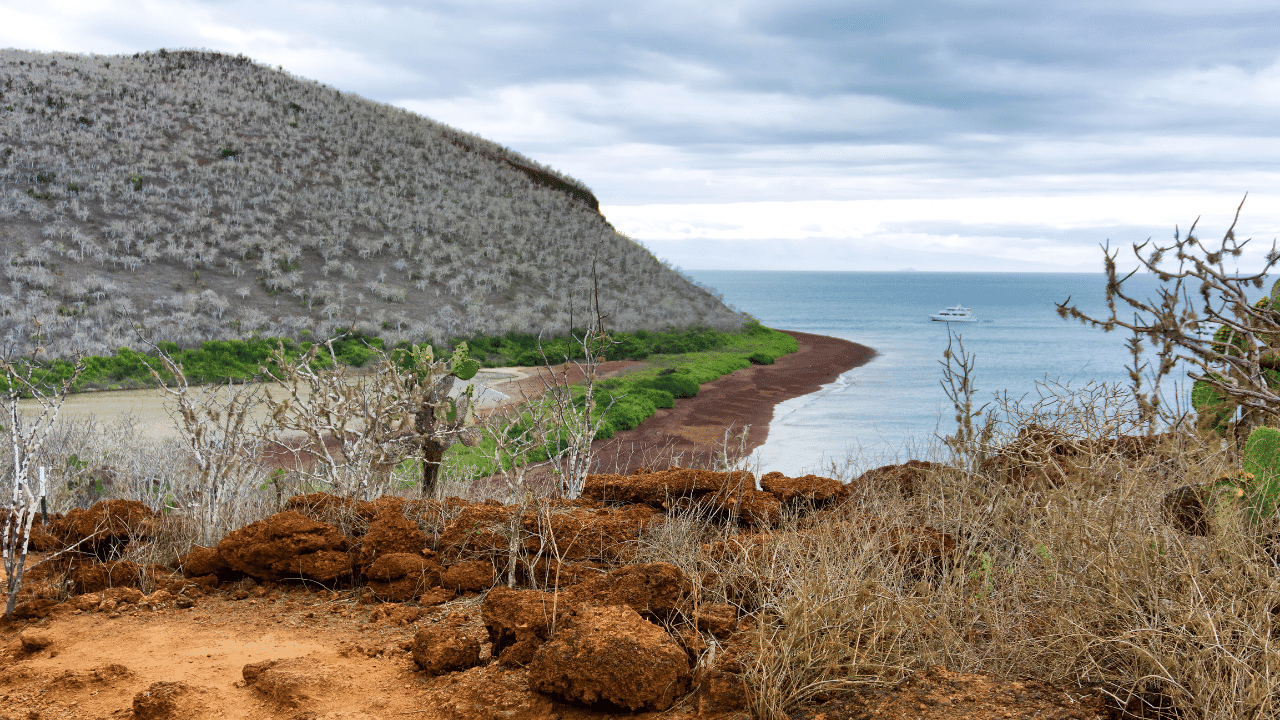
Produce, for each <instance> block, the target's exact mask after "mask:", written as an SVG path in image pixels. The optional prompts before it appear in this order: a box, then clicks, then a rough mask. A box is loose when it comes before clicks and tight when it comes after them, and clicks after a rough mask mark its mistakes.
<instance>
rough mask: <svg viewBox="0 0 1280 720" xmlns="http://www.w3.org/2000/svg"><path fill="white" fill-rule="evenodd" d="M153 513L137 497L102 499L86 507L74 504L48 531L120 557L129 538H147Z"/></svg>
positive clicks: (103, 554)
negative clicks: (84, 508)
mask: <svg viewBox="0 0 1280 720" xmlns="http://www.w3.org/2000/svg"><path fill="white" fill-rule="evenodd" d="M154 524H155V513H154V512H152V511H151V508H149V507H147V506H146V505H144V504H143V503H140V502H138V501H137V500H103V501H101V502H97V503H94V505H93V506H92V507H90V508H89V509H88V510H81V509H80V508H75V509H73V510H71V511H70V512H68V513H67V514H66V516H65V517H63V518H62V519H61V520H59V521H58V522H56V523H50V526H51V527H50V531H51V532H52V533H53V534H55V535H61V536H62V538H63V541H64V542H65V544H66V545H77V544H78V546H77V549H78V550H80V551H81V552H86V553H91V554H93V555H96V556H97V557H98V558H100V559H103V560H106V559H110V558H112V557H119V554H120V552H121V550H123V549H124V546H125V545H127V544H129V542H130V541H132V540H146V539H149V538H150V537H151V535H152V533H153V532H154V529H155V528H154Z"/></svg>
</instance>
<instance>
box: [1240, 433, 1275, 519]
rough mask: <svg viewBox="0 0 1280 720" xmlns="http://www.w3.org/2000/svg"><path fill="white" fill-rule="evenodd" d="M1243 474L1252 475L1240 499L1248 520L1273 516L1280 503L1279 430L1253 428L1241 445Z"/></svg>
mask: <svg viewBox="0 0 1280 720" xmlns="http://www.w3.org/2000/svg"><path fill="white" fill-rule="evenodd" d="M1244 471H1245V472H1246V473H1248V474H1250V475H1252V476H1253V477H1252V479H1251V480H1250V481H1249V482H1248V483H1247V487H1244V488H1241V489H1242V490H1244V494H1243V498H1242V499H1244V500H1245V502H1246V508H1247V511H1248V514H1249V517H1250V520H1252V521H1255V522H1256V521H1259V520H1263V519H1266V518H1271V517H1274V516H1275V514H1276V507H1277V502H1278V501H1280V430H1277V429H1276V428H1268V427H1262V428H1255V429H1254V431H1253V432H1251V433H1249V440H1248V442H1246V443H1245V446H1244Z"/></svg>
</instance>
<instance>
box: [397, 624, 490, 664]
mask: <svg viewBox="0 0 1280 720" xmlns="http://www.w3.org/2000/svg"><path fill="white" fill-rule="evenodd" d="M412 652H413V661H414V662H416V663H417V664H418V667H420V668H422V670H423V671H425V672H426V673H427V674H428V675H443V674H445V673H447V672H456V671H458V670H466V669H467V668H473V667H475V666H477V665H479V664H480V638H479V637H477V636H476V635H475V634H474V633H473V632H472V631H470V630H468V629H466V628H462V627H454V626H449V625H432V626H431V627H427V628H423V629H421V630H419V631H418V632H417V634H415V635H414V636H413V649H412Z"/></svg>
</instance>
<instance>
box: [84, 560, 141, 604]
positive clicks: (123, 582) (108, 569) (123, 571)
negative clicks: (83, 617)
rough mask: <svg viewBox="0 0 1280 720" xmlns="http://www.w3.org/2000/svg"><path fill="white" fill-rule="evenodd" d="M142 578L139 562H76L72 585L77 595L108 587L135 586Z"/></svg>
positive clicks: (99, 590) (95, 591)
mask: <svg viewBox="0 0 1280 720" xmlns="http://www.w3.org/2000/svg"><path fill="white" fill-rule="evenodd" d="M140 578H141V571H140V570H139V569H138V565H137V563H133V562H130V561H128V560H119V561H116V562H106V563H103V562H94V561H93V560H86V561H79V562H76V563H75V564H74V565H73V566H72V568H71V587H72V591H73V592H75V593H76V594H77V595H79V594H83V593H97V592H102V591H103V590H106V589H107V588H118V587H130V588H131V587H135V586H136V585H137V584H138V580H139V579H140Z"/></svg>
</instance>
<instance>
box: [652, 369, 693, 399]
mask: <svg viewBox="0 0 1280 720" xmlns="http://www.w3.org/2000/svg"><path fill="white" fill-rule="evenodd" d="M644 387H649V388H652V389H654V390H661V391H662V392H665V393H667V394H669V395H671V396H672V397H678V398H691V397H695V396H697V394H698V381H697V380H696V379H694V378H693V377H692V376H691V375H689V374H687V373H682V372H676V373H671V374H670V375H659V376H658V377H656V378H653V379H651V380H648V381H646V383H645V385H644Z"/></svg>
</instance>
